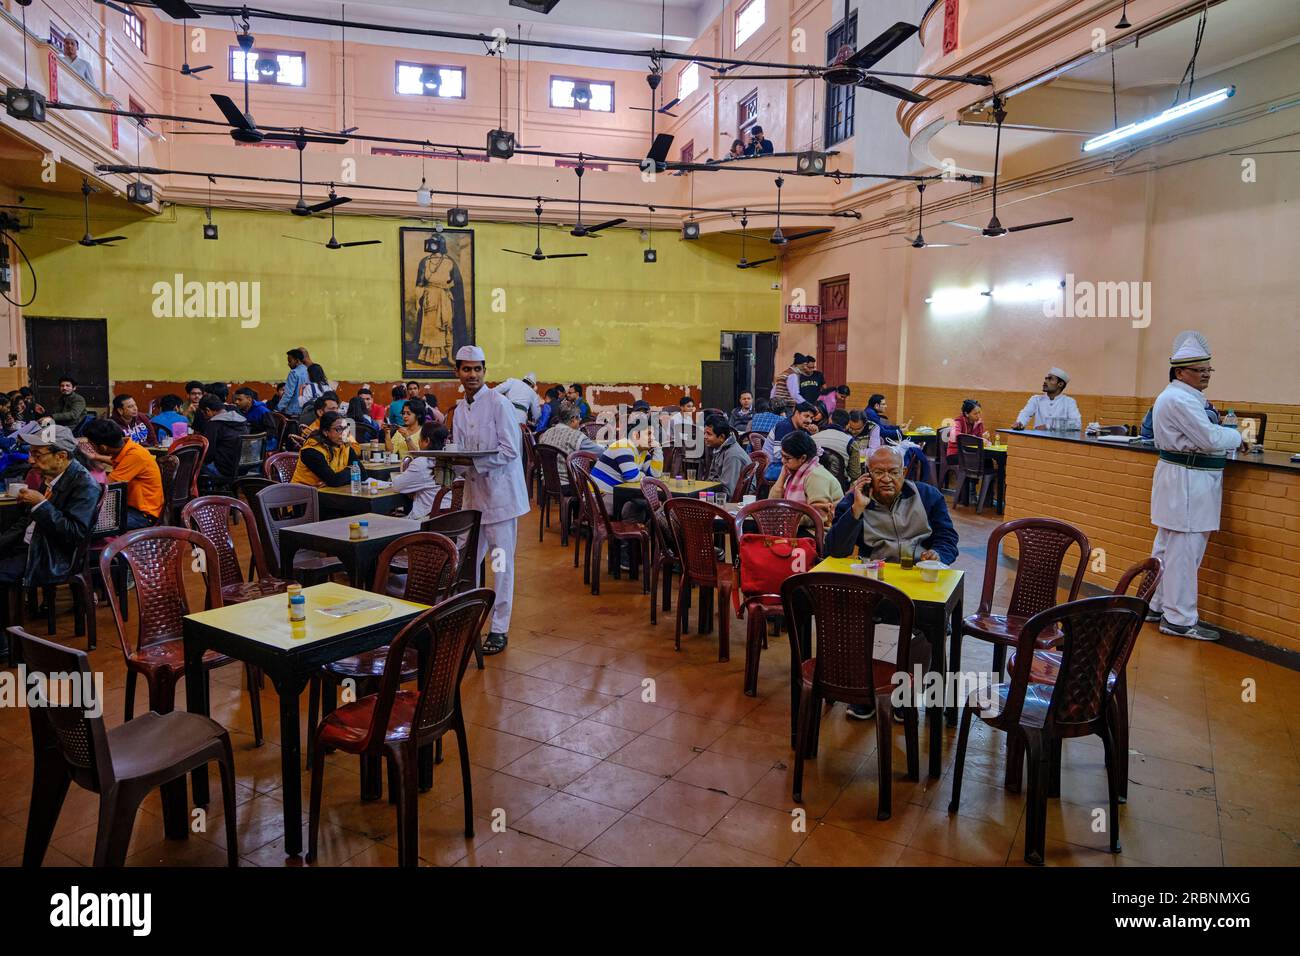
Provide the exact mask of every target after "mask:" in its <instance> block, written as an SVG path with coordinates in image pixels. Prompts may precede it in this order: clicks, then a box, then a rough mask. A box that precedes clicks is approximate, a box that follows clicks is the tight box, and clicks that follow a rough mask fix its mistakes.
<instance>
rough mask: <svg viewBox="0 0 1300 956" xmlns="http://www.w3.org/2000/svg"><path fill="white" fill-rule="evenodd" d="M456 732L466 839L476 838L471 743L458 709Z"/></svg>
mask: <svg viewBox="0 0 1300 956" xmlns="http://www.w3.org/2000/svg"><path fill="white" fill-rule="evenodd" d="M452 727H453V728H454V729H455V731H456V746H457V748H458V749H459V750H460V785H461V789H462V791H463V796H464V800H465V838H466V839H467V840H468V839H470V838H472V837H473V836H474V784H473V781H472V780H471V779H470V770H469V743H468V741H467V740H466V738H465V716H464V714H462V713H461V712H460V708H459V706H458V707H457V709H456V719H455V721H453V723H452Z"/></svg>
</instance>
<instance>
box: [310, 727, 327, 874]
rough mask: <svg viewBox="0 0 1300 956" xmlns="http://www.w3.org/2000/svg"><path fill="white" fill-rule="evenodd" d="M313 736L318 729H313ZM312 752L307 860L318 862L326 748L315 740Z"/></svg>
mask: <svg viewBox="0 0 1300 956" xmlns="http://www.w3.org/2000/svg"><path fill="white" fill-rule="evenodd" d="M311 734H312V737H315V736H316V729H315V728H314V727H313V728H312V730H311ZM314 743H315V746H313V747H312V752H311V799H310V801H309V809H308V811H307V858H306V859H307V862H308V863H315V862H316V838H317V837H318V836H319V834H320V801H321V793H322V792H323V791H324V789H325V748H324V747H322V746H321V745H320V741H319V740H317V741H315V742H314Z"/></svg>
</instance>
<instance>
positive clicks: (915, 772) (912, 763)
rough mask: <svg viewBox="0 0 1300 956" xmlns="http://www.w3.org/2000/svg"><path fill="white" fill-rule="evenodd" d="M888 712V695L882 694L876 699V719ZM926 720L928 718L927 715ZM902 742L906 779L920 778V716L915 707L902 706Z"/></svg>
mask: <svg viewBox="0 0 1300 956" xmlns="http://www.w3.org/2000/svg"><path fill="white" fill-rule="evenodd" d="M888 712H889V695H887V694H886V695H882V696H881V697H879V698H877V700H876V720H877V722H879V720H880V715H881V714H883V713H888ZM926 719H927V720H929V719H930V718H929V717H927V718H926ZM903 742H904V743H905V744H906V745H907V776H906V777H905V778H904V779H906V780H913V781H915V780H920V779H921V716H920V711H919V710H917V709H916V708H915V707H905V708H903Z"/></svg>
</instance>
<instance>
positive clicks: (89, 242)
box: [57, 179, 126, 246]
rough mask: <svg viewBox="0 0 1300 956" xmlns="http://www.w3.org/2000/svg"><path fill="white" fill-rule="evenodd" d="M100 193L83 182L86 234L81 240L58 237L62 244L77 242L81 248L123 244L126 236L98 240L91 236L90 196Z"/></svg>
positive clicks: (83, 215)
mask: <svg viewBox="0 0 1300 956" xmlns="http://www.w3.org/2000/svg"><path fill="white" fill-rule="evenodd" d="M97 192H99V190H98V189H96V188H95V187H94V186H92V185H90V183H89V182H87V181H86V180H84V179H83V180H82V181H81V211H82V219H83V222H84V223H85V227H86V232H85V235H83V236H82V237H81V238H80V239H64V238H63V237H62V236H59V237H57V238H58V240H59V241H60V242H75V243H76V244H77V245H79V246H112V245H113V243H115V242H121V241H122V240H123V239H125V238H126V236H101V237H100V238H99V239H96V238H95V237H94V236H92V235H91V234H90V194H91V193H97Z"/></svg>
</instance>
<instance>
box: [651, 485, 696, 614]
mask: <svg viewBox="0 0 1300 956" xmlns="http://www.w3.org/2000/svg"><path fill="white" fill-rule="evenodd" d="M641 494H642V496H644V498H645V500H646V504H647V505H649V507H650V533H651V538H650V544H651V556H650V623H651V624H658V623H659V620H658V614H657V613H656V609H657V608H658V606H659V597H658V595H659V591H660V588H659V575H660V574H662V575H663V605H664V610H665V611H671V610H672V607H673V601H672V583H673V572H674V571H676V570H678V569H679V568H680V566H681V562H680V560H679V559H678V557H677V542H676V541H675V540H674V539H673V532H672V528H670V527H669V525H668V516H667V515H665V514H664V502H666V501H668V500H669V499H670V498H672V494H671V493H670V492H669V491H668V486H667V485H665V484H664V483H663V482H662V481H660V480H659V479H658V478H654V477H651V476H650V475H643V476H642V478H641ZM689 599H690V589H689V588H687V590H686V597H685V600H687V601H688V603H689Z"/></svg>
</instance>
